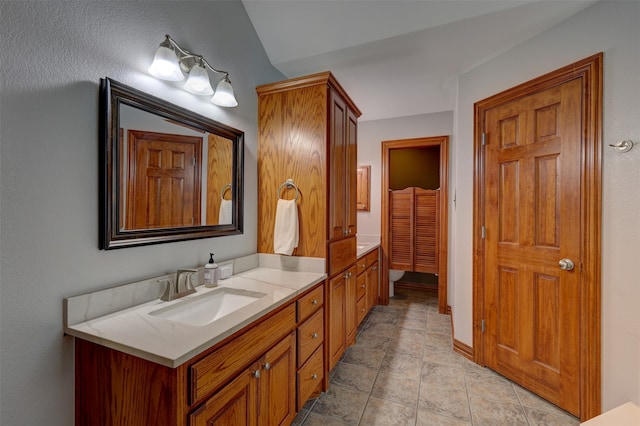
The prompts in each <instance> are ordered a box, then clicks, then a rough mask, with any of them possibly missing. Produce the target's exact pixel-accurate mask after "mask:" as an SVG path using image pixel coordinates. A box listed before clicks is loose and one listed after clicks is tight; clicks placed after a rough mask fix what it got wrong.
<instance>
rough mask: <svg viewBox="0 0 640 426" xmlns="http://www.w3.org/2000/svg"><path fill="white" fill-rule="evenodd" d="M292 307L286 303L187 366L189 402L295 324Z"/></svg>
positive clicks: (280, 336)
mask: <svg viewBox="0 0 640 426" xmlns="http://www.w3.org/2000/svg"><path fill="white" fill-rule="evenodd" d="M295 320H296V309H295V305H294V304H293V303H291V304H290V305H289V306H287V307H286V308H284V309H283V310H281V311H280V312H278V313H277V314H275V315H273V316H272V317H271V318H268V319H266V320H264V321H263V322H261V323H259V324H256V325H254V326H252V327H251V328H250V329H249V330H248V331H247V332H246V333H244V334H241V335H240V336H238V337H236V338H235V339H233V340H232V341H230V342H229V343H227V344H225V345H224V346H222V347H221V348H220V349H218V350H216V351H214V352H213V353H211V354H209V355H208V356H206V357H205V358H203V359H201V360H200V361H198V362H196V363H194V364H193V365H192V366H191V367H190V373H191V374H190V377H191V383H190V403H191V404H195V403H197V402H199V401H200V400H201V399H202V398H204V397H206V396H208V395H209V394H211V392H213V391H214V390H216V389H217V388H218V387H220V385H222V384H224V383H225V382H226V381H227V380H229V379H230V378H232V377H234V376H236V375H237V374H238V373H239V372H240V371H242V369H243V368H246V366H247V365H248V364H249V363H251V362H252V361H254V360H255V359H256V358H257V357H259V356H260V355H262V354H263V353H265V352H266V351H267V350H268V349H269V348H270V347H272V346H273V345H275V344H276V343H277V342H278V341H280V340H281V339H282V338H283V337H284V336H286V335H287V334H288V333H290V332H291V331H292V330H293V329H294V327H295Z"/></svg>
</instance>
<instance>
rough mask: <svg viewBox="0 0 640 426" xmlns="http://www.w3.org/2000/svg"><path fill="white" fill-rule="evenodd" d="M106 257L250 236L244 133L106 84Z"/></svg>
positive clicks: (107, 81) (103, 187) (103, 101)
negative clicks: (132, 249)
mask: <svg viewBox="0 0 640 426" xmlns="http://www.w3.org/2000/svg"><path fill="white" fill-rule="evenodd" d="M99 142H100V149H99V151H100V158H99V163H100V164H99V167H100V180H99V185H100V191H99V196H100V198H99V200H100V201H99V202H100V206H99V210H100V230H99V232H100V236H99V247H100V249H103V250H109V249H116V248H122V247H132V246H140V245H147V244H159V243H167V242H173V241H184V240H191V239H197V238H210V237H219V236H224V235H235V234H241V233H242V224H243V181H244V177H243V165H244V158H243V153H244V132H242V131H240V130H237V129H234V128H233V127H230V126H227V125H225V124H222V123H219V122H217V121H215V120H212V119H210V118H207V117H204V116H201V115H199V114H196V113H194V112H191V111H189V110H187V109H184V108H182V107H179V106H177V105H173V104H171V103H169V102H166V101H164V100H162V99H159V98H156V97H154V96H152V95H149V94H147V93H144V92H141V91H139V90H137V89H134V88H131V87H129V86H126V85H124V84H122V83H119V82H117V81H115V80H112V79H109V78H104V79H101V80H100V135H99Z"/></svg>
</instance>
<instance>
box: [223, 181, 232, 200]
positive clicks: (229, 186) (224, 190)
mask: <svg viewBox="0 0 640 426" xmlns="http://www.w3.org/2000/svg"><path fill="white" fill-rule="evenodd" d="M227 189H231V184H230V183H228V184H226V185H225V186H223V187H222V189H221V190H220V198H222V199H223V200H224V193H225V192H227Z"/></svg>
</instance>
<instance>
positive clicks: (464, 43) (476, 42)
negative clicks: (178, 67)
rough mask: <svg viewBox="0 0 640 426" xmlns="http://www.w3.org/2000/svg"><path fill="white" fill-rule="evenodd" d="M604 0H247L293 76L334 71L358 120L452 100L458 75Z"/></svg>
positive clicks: (276, 59)
mask: <svg viewBox="0 0 640 426" xmlns="http://www.w3.org/2000/svg"><path fill="white" fill-rule="evenodd" d="M596 1H597V0H543V1H541V0H413V1H412V0H242V2H243V4H244V7H245V9H246V11H247V14H248V15H249V18H250V19H251V22H252V23H253V26H254V28H255V30H256V32H257V34H258V37H259V38H260V40H261V42H262V44H263V46H264V49H265V51H266V53H267V55H268V57H269V60H270V61H271V63H272V65H273V66H274V67H275V68H277V69H278V70H279V71H280V72H282V73H283V74H284V75H285V76H286V77H287V78H291V77H298V76H302V75H307V74H312V73H315V72H320V71H326V70H330V71H331V72H332V73H333V74H334V75H335V76H336V78H337V79H338V81H339V82H340V84H341V85H342V86H343V87H344V88H345V90H346V91H347V92H348V93H349V95H350V96H351V98H352V99H353V101H354V102H355V103H356V105H357V106H358V107H359V108H360V109H361V110H362V113H363V114H362V117H361V118H360V121H368V120H379V119H385V118H393V117H401V116H409V115H417V114H428V113H434V112H440V111H451V110H453V109H454V105H455V97H456V87H457V83H456V82H457V77H458V76H459V75H461V74H463V73H464V72H466V71H468V70H470V69H472V68H474V67H476V66H478V65H479V64H481V63H483V62H485V61H487V60H489V59H491V58H493V57H495V56H497V55H499V54H500V53H502V52H505V51H506V50H508V49H511V48H512V47H514V46H516V45H518V44H520V43H522V42H523V41H525V40H527V39H529V38H531V37H533V36H535V35H536V34H538V33H540V32H542V31H544V30H546V29H548V28H550V27H552V26H554V25H556V24H558V23H559V22H560V21H562V20H564V19H566V18H568V17H569V16H571V15H574V14H575V13H577V12H579V11H580V10H582V9H584V8H586V7H588V6H589V5H591V4H593V3H595V2H596Z"/></svg>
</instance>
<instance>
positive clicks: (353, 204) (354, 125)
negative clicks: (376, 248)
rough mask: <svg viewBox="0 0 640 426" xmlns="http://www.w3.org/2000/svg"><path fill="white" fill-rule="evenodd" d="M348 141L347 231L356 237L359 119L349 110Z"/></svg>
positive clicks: (346, 162) (346, 172)
mask: <svg viewBox="0 0 640 426" xmlns="http://www.w3.org/2000/svg"><path fill="white" fill-rule="evenodd" d="M345 136H346V138H347V141H346V143H345V147H346V159H345V183H346V187H345V206H344V213H345V230H346V231H347V235H356V232H357V222H358V203H357V201H358V145H357V142H358V117H357V116H356V115H355V114H354V113H353V111H351V110H350V109H348V110H347V129H346V133H345Z"/></svg>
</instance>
